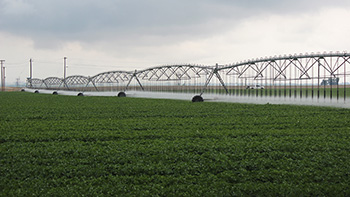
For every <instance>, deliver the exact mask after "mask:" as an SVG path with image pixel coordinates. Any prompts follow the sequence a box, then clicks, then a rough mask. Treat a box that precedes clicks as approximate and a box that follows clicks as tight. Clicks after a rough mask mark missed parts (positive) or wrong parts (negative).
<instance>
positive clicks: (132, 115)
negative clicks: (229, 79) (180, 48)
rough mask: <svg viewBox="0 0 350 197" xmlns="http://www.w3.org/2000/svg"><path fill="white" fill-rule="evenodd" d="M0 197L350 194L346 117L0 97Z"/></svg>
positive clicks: (308, 111)
mask: <svg viewBox="0 0 350 197" xmlns="http://www.w3.org/2000/svg"><path fill="white" fill-rule="evenodd" d="M0 99H1V101H2V102H0V110H1V113H0V123H1V124H0V145H1V155H0V156H1V157H0V173H1V175H2V176H1V177H0V186H1V188H2V190H1V193H0V195H1V196H19V195H20V196H26V195H59V196H62V195H73V196H81V195H89V196H93V195H138V196H139V195H161V196H179V195H180V196H213V195H216V196H217V195H219V196H224V195H302V194H303V195H318V196H323V195H344V196H346V195H349V194H350V190H349V188H350V187H349V186H350V157H349V155H348V153H349V151H350V122H349V121H348V120H347V119H348V117H349V115H350V110H349V109H340V108H323V107H305V106H287V105H248V104H232V103H191V102H187V101H175V100H157V99H134V98H115V97H113V98H112V97H69V96H52V95H38V94H28V93H5V94H0Z"/></svg>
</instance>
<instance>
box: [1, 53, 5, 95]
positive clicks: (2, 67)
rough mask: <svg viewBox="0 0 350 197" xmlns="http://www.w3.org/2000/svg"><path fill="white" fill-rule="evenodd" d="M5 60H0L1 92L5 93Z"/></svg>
mask: <svg viewBox="0 0 350 197" xmlns="http://www.w3.org/2000/svg"><path fill="white" fill-rule="evenodd" d="M4 62H5V60H0V63H1V91H3V92H4V91H5V67H4Z"/></svg>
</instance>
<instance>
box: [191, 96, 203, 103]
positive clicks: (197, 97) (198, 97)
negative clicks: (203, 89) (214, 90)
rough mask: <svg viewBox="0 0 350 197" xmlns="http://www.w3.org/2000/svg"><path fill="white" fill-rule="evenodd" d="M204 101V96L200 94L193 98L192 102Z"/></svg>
mask: <svg viewBox="0 0 350 197" xmlns="http://www.w3.org/2000/svg"><path fill="white" fill-rule="evenodd" d="M203 101H204V99H203V97H201V96H199V95H196V96H194V97H193V98H192V102H203Z"/></svg>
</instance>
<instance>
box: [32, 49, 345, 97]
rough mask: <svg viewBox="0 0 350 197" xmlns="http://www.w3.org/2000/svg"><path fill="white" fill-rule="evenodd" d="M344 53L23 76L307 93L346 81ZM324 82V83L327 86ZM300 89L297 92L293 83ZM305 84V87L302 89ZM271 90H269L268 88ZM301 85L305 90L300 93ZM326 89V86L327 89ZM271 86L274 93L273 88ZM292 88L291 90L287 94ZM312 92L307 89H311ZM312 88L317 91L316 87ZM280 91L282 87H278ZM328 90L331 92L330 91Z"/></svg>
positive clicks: (67, 83)
mask: <svg viewBox="0 0 350 197" xmlns="http://www.w3.org/2000/svg"><path fill="white" fill-rule="evenodd" d="M349 65H350V54H349V53H339V52H337V53H323V54H321V53H317V54H299V55H297V54H295V55H288V56H287V55H285V56H275V57H266V58H260V59H253V60H248V61H244V62H239V63H235V64H229V65H220V66H219V65H215V66H201V65H191V64H187V65H169V66H160V67H153V68H148V69H145V70H140V71H137V70H135V71H133V72H132V71H131V72H130V71H110V72H103V73H99V74H97V75H95V76H93V77H85V76H81V75H74V76H69V77H67V78H66V79H62V78H57V77H49V78H46V79H44V80H40V79H28V81H27V86H28V87H31V88H47V89H80V90H83V91H105V90H109V89H108V88H105V87H118V88H115V90H120V91H127V90H146V91H185V92H194V93H199V94H200V95H202V94H203V93H204V92H209V93H220V94H235V95H237V94H239V95H250V93H251V90H246V88H247V87H248V86H250V85H257V84H259V85H262V86H263V87H265V90H262V89H261V90H253V91H255V93H256V94H255V95H261V96H264V95H265V96H272V95H276V92H277V90H278V91H279V92H280V90H281V89H284V92H282V95H284V96H287V95H288V96H292V95H294V96H296V95H298V96H299V95H300V96H301V95H302V94H304V95H305V94H306V95H310V93H308V89H312V96H314V89H317V90H318V91H317V95H318V96H320V91H319V89H320V88H323V89H324V95H325V94H326V92H325V89H326V86H325V85H328V86H330V88H331V91H332V88H336V89H337V90H338V93H337V98H338V97H339V89H340V88H343V89H344V91H343V92H344V97H345V95H346V89H347V85H350V76H349V75H350V67H349ZM328 86H327V87H328ZM297 88H299V89H300V93H298V94H297V93H296V89H297ZM268 89H269V90H268ZM302 89H304V90H302ZM273 90H274V91H273ZM305 90H306V93H305ZM327 91H328V90H327ZM273 92H275V93H273ZM293 92H294V94H292V93H293ZM310 92H311V91H310ZM315 93H316V92H315ZM279 94H280V95H281V93H279ZM330 95H331V96H332V93H330Z"/></svg>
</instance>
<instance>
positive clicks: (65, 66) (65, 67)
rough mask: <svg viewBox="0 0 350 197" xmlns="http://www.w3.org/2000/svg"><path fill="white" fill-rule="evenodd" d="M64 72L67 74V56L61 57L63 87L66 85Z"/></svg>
mask: <svg viewBox="0 0 350 197" xmlns="http://www.w3.org/2000/svg"><path fill="white" fill-rule="evenodd" d="M66 74H67V57H64V58H63V87H64V86H66V87H68V86H67V84H66Z"/></svg>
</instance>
